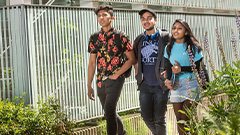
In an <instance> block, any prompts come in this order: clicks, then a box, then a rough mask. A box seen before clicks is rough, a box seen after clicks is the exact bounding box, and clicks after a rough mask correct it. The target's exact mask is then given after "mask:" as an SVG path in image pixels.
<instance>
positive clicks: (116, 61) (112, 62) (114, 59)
mask: <svg viewBox="0 0 240 135" xmlns="http://www.w3.org/2000/svg"><path fill="white" fill-rule="evenodd" d="M118 63H119V57H114V58H113V59H112V61H111V64H112V65H113V66H116V65H117V64H118Z"/></svg>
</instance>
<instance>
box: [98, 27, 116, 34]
mask: <svg viewBox="0 0 240 135" xmlns="http://www.w3.org/2000/svg"><path fill="white" fill-rule="evenodd" d="M113 30H114V27H112V28H111V29H109V30H108V31H107V32H105V33H104V31H103V29H102V28H101V30H100V33H102V34H108V33H109V32H113Z"/></svg>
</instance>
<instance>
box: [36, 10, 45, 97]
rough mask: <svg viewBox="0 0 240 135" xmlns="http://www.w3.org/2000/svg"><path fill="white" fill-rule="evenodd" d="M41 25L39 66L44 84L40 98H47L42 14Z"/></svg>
mask: <svg viewBox="0 0 240 135" xmlns="http://www.w3.org/2000/svg"><path fill="white" fill-rule="evenodd" d="M42 8H43V7H40V8H37V9H38V11H41V10H42ZM38 20H39V26H38V29H39V30H38V31H39V41H40V46H39V47H40V64H39V66H41V77H40V78H41V85H42V89H39V96H40V98H41V99H43V100H44V99H45V98H44V95H45V89H46V85H45V82H44V70H45V69H44V58H43V57H44V56H43V55H44V51H43V46H44V45H43V44H44V41H45V39H44V34H42V32H43V27H44V26H43V24H44V23H43V17H42V16H40V17H39V19H38Z"/></svg>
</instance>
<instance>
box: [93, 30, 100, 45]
mask: <svg viewBox="0 0 240 135" xmlns="http://www.w3.org/2000/svg"><path fill="white" fill-rule="evenodd" d="M99 33H100V32H99V31H97V32H95V33H94V34H93V43H96V42H97V39H98V36H99Z"/></svg>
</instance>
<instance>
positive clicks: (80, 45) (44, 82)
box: [0, 5, 239, 121]
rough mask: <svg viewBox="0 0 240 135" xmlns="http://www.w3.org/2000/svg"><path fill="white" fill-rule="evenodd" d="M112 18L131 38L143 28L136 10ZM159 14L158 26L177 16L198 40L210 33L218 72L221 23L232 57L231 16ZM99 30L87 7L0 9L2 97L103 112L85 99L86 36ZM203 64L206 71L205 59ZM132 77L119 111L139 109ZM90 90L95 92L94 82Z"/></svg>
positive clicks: (79, 115)
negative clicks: (50, 99) (53, 100)
mask: <svg viewBox="0 0 240 135" xmlns="http://www.w3.org/2000/svg"><path fill="white" fill-rule="evenodd" d="M114 16H115V20H114V26H115V27H116V28H117V29H121V30H123V31H125V32H126V33H127V34H128V35H129V37H130V39H131V41H133V40H134V38H135V37H136V36H137V35H138V34H140V33H142V32H143V28H142V26H141V23H140V19H139V15H138V12H137V11H134V10H116V11H115V12H114ZM157 18H158V22H157V26H158V27H159V28H165V29H168V30H170V28H171V25H172V23H173V22H174V20H175V19H178V18H182V19H185V20H187V22H189V24H190V26H191V28H192V30H193V32H194V33H195V35H196V37H197V39H199V41H200V42H202V41H203V36H204V32H205V31H208V33H209V35H208V36H209V44H210V49H211V51H212V55H213V57H214V64H215V65H216V69H217V70H219V69H220V66H221V65H222V63H221V57H220V56H219V51H218V47H217V40H216V38H215V37H216V36H215V28H216V27H219V29H220V31H221V33H222V39H223V45H224V51H225V54H226V59H228V60H229V61H235V58H234V54H233V53H232V48H231V42H230V38H231V36H230V34H231V28H232V27H233V28H234V31H235V33H237V27H236V24H235V18H234V17H233V16H214V15H199V14H198V15H190V14H175V13H160V12H158V13H157ZM99 29H100V27H99V25H98V24H97V20H96V16H95V14H94V12H93V9H90V8H71V7H51V6H24V5H22V6H12V7H4V8H0V55H1V57H0V90H1V92H0V97H1V98H2V99H6V98H13V97H14V96H20V95H22V93H23V92H25V93H26V96H25V97H26V101H27V102H28V103H30V104H33V105H36V104H37V101H38V100H39V99H46V98H47V97H48V96H52V97H55V98H58V99H59V100H60V102H61V105H62V106H63V107H64V110H65V111H66V112H67V113H68V114H69V116H70V119H71V120H77V121H79V120H86V119H91V118H93V117H98V116H101V115H103V111H102V107H101V105H100V102H99V100H98V98H97V97H96V101H95V102H93V101H90V100H89V99H88V97H87V65H88V60H89V54H88V53H87V47H88V39H89V37H90V35H91V34H92V33H93V32H94V31H97V30H99ZM238 43H239V42H238ZM204 55H205V56H206V54H205V52H204ZM205 63H206V64H207V68H208V69H210V67H209V65H208V63H207V58H206V59H205ZM219 65H220V66H219ZM134 76H135V75H134V72H132V76H131V77H130V78H127V79H126V81H125V84H124V87H123V91H122V94H121V97H120V100H119V102H118V106H117V110H118V111H124V110H129V109H133V108H138V107H139V100H138V94H139V93H138V92H137V86H136V80H135V79H134ZM210 77H211V79H212V78H213V77H212V76H210ZM93 88H94V89H95V90H96V84H95V83H93ZM95 95H97V94H96V93H95Z"/></svg>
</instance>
